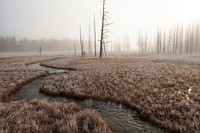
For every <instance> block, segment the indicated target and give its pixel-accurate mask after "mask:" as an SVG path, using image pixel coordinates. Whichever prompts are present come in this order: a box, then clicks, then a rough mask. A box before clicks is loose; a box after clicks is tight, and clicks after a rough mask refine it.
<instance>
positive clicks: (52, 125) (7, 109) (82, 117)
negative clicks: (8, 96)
mask: <svg viewBox="0 0 200 133" xmlns="http://www.w3.org/2000/svg"><path fill="white" fill-rule="evenodd" d="M0 118H1V119H0V132H21V133H24V132H29V133H55V132H56V133H64V132H65V133H80V132H81V133H112V131H111V130H110V129H109V128H108V126H107V123H106V121H105V120H103V119H102V117H101V116H100V114H98V113H96V112H94V111H93V110H88V109H83V108H81V107H80V106H78V105H76V104H74V103H68V104H64V103H58V102H53V103H49V102H47V101H45V100H40V101H39V100H32V101H16V102H9V103H0Z"/></svg>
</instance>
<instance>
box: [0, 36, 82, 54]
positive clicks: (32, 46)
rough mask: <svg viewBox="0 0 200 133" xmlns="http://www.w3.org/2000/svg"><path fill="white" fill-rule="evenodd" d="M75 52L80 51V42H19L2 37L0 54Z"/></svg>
mask: <svg viewBox="0 0 200 133" xmlns="http://www.w3.org/2000/svg"><path fill="white" fill-rule="evenodd" d="M40 47H41V48H42V51H69V50H71V51H74V49H79V41H78V40H72V39H40V40H36V39H27V38H22V39H19V40H17V39H16V38H15V36H8V37H0V52H22V51H39V50H40Z"/></svg>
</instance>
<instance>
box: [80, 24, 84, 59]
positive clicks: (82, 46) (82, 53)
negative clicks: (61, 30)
mask: <svg viewBox="0 0 200 133" xmlns="http://www.w3.org/2000/svg"><path fill="white" fill-rule="evenodd" d="M79 32H80V44H81V56H82V58H83V56H84V43H83V41H82V33H81V27H80V31H79Z"/></svg>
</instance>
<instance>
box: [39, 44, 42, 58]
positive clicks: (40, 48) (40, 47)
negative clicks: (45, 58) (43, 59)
mask: <svg viewBox="0 0 200 133" xmlns="http://www.w3.org/2000/svg"><path fill="white" fill-rule="evenodd" d="M39 52H40V56H41V55H42V47H41V46H40V50H39Z"/></svg>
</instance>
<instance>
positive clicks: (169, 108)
mask: <svg viewBox="0 0 200 133" xmlns="http://www.w3.org/2000/svg"><path fill="white" fill-rule="evenodd" d="M46 65H53V66H54V67H61V66H62V67H66V68H67V67H72V68H74V69H77V72H76V73H74V74H72V75H71V76H69V77H68V78H64V77H60V78H58V79H49V80H47V81H45V82H43V84H42V86H41V88H40V90H41V91H42V92H45V93H47V94H50V95H64V96H67V97H76V98H93V99H100V100H106V101H107V100H110V101H113V102H116V103H122V104H125V105H127V106H129V107H131V108H133V109H135V110H137V111H138V112H139V113H140V114H141V116H142V117H144V118H146V119H148V120H149V121H151V122H153V123H156V124H158V125H159V126H162V127H165V128H167V129H169V130H170V131H171V132H199V131H200V114H199V113H200V112H199V110H200V99H199V97H200V90H199V87H200V67H199V66H198V64H197V65H193V64H192V63H188V62H185V61H180V60H179V62H178V63H177V61H176V60H174V59H173V60H171V59H150V58H148V57H145V58H115V59H113V58H112V59H111V58H109V59H102V60H99V59H83V60H81V59H80V60H74V61H71V62H70V63H69V62H64V60H60V62H59V61H58V60H57V61H56V62H55V64H54V62H51V63H50V64H48V62H46Z"/></svg>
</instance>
